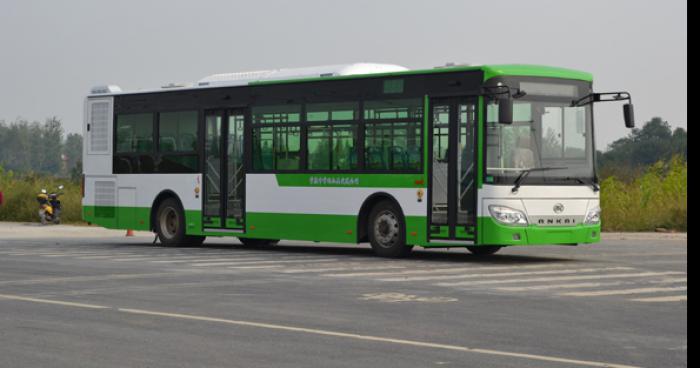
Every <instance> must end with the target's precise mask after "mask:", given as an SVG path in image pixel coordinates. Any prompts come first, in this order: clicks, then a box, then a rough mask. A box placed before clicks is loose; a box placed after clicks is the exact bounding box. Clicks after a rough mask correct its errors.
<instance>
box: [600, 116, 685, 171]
mask: <svg viewBox="0 0 700 368" xmlns="http://www.w3.org/2000/svg"><path fill="white" fill-rule="evenodd" d="M676 156H680V157H681V158H683V159H685V160H686V161H687V159H688V133H687V132H686V131H685V129H683V128H677V129H676V130H675V131H673V130H672V129H671V125H670V124H669V123H668V122H667V121H664V120H663V119H661V118H658V117H656V118H653V119H652V120H651V121H649V122H647V123H646V124H644V126H643V127H642V128H641V129H633V130H632V132H631V133H630V134H629V135H628V136H627V137H624V138H620V139H618V140H616V141H614V142H613V143H611V144H610V145H609V146H608V150H607V151H606V152H599V153H598V164H599V167H600V171H601V174H602V176H603V177H607V176H610V175H616V176H618V177H619V178H632V177H635V176H636V175H637V174H639V173H640V172H642V171H644V168H646V167H648V166H650V165H653V164H655V163H656V162H659V161H669V160H671V159H672V158H673V157H676Z"/></svg>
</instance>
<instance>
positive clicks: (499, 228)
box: [479, 217, 600, 245]
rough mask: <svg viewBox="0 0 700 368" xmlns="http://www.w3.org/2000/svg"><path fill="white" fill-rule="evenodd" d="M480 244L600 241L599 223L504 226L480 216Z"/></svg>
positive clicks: (585, 242)
mask: <svg viewBox="0 0 700 368" xmlns="http://www.w3.org/2000/svg"><path fill="white" fill-rule="evenodd" d="M479 221H480V222H481V224H480V225H481V226H480V229H481V230H480V231H479V244H481V245H576V244H590V243H597V242H599V241H600V224H598V225H576V226H536V225H530V226H521V227H518V226H505V225H501V224H499V223H498V222H496V221H495V220H493V219H492V218H491V217H482V218H480V219H479Z"/></svg>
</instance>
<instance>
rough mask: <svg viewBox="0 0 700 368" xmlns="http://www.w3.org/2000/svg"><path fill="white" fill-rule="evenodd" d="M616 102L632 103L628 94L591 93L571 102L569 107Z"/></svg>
mask: <svg viewBox="0 0 700 368" xmlns="http://www.w3.org/2000/svg"><path fill="white" fill-rule="evenodd" d="M618 101H628V102H629V103H632V95H630V94H629V92H605V93H591V94H589V95H587V96H584V97H582V98H580V99H578V100H574V101H571V107H581V106H586V105H590V104H592V103H595V102H618Z"/></svg>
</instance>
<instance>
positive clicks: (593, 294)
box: [559, 286, 688, 296]
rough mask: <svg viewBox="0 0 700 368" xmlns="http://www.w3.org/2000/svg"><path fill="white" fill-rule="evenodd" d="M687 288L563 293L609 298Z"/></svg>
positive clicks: (684, 288)
mask: <svg viewBox="0 0 700 368" xmlns="http://www.w3.org/2000/svg"><path fill="white" fill-rule="evenodd" d="M685 290H688V287H687V286H679V287H668V288H638V289H620V290H596V291H588V292H585V291H575V292H570V293H562V294H559V295H563V296H608V295H630V294H650V293H664V292H669V291H685Z"/></svg>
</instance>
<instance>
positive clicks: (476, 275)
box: [379, 267, 634, 281]
mask: <svg viewBox="0 0 700 368" xmlns="http://www.w3.org/2000/svg"><path fill="white" fill-rule="evenodd" d="M626 270H634V268H632V267H602V268H580V269H559V270H544V271H526V272H502V273H470V274H464V275H442V276H424V277H395V278H386V279H379V281H429V280H453V279H471V278H481V277H513V276H529V275H561V274H571V273H590V272H599V271H626Z"/></svg>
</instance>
